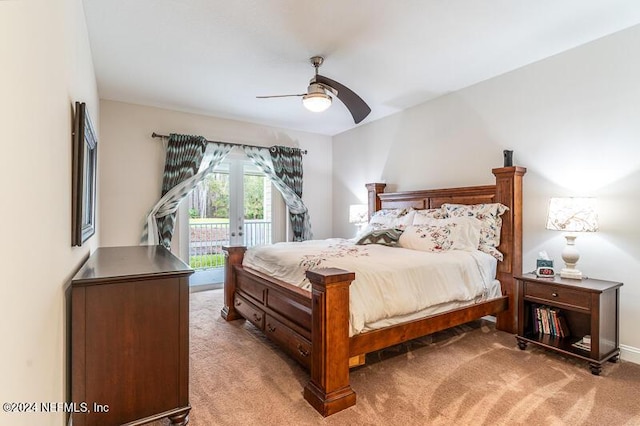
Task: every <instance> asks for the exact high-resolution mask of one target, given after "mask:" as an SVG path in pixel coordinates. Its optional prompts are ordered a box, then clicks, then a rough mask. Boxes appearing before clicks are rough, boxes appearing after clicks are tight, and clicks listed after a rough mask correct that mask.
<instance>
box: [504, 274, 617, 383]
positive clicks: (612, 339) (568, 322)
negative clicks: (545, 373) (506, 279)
mask: <svg viewBox="0 0 640 426" xmlns="http://www.w3.org/2000/svg"><path fill="white" fill-rule="evenodd" d="M515 279H516V281H517V283H518V335H517V336H516V339H517V341H518V347H519V348H520V349H522V350H524V349H526V347H527V344H528V343H533V344H535V345H538V346H542V347H544V348H546V349H550V350H554V351H556V352H559V353H562V354H564V355H568V356H572V357H575V358H579V359H582V360H585V361H587V362H589V366H590V367H591V373H593V374H595V375H598V374H600V371H602V364H604V363H605V362H606V361H611V362H616V361H617V360H618V358H619V356H620V348H619V344H620V342H619V332H618V316H619V309H620V287H622V283H619V282H612V281H603V280H595V279H590V278H587V279H582V280H571V279H564V278H560V276H555V277H553V278H538V277H536V276H535V274H524V275H522V276H517V277H515ZM549 312H551V313H552V315H550V314H549ZM545 317H546V321H547V323H546V324H543V321H545ZM558 318H562V320H561V321H558V320H557V319H558ZM554 321H555V322H554ZM558 325H560V327H558ZM558 328H560V329H563V330H567V331H565V332H564V333H558V332H556V331H555V330H557V329H558ZM545 331H546V332H545ZM558 334H566V335H565V336H564V337H560V336H558ZM587 335H589V336H591V344H590V348H584V346H583V348H579V347H577V345H579V342H580V341H582V339H583V337H584V336H587Z"/></svg>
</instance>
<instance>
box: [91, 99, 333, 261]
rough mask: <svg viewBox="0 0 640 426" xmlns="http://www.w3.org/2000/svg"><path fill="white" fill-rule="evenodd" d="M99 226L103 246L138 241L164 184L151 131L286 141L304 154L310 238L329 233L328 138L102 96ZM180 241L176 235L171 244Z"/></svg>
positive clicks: (237, 140)
mask: <svg viewBox="0 0 640 426" xmlns="http://www.w3.org/2000/svg"><path fill="white" fill-rule="evenodd" d="M100 111H101V129H102V133H101V143H102V146H101V151H100V164H99V166H100V178H101V179H100V182H101V186H100V196H101V199H100V200H101V207H100V208H101V210H100V219H101V222H100V231H101V243H102V245H104V246H118V245H132V244H133V245H135V244H139V241H140V235H141V232H142V226H143V224H144V219H145V215H146V214H147V213H148V212H149V209H150V208H151V207H152V206H153V205H154V204H155V202H157V200H158V198H159V196H160V189H161V186H162V171H163V167H164V147H163V144H162V142H161V141H160V139H153V138H152V137H151V133H152V132H157V133H160V134H165V135H166V134H169V133H172V132H174V133H186V134H196V135H202V136H205V137H206V138H207V139H209V140H218V141H226V142H234V143H247V144H251V145H259V146H271V145H276V144H280V145H286V146H295V147H299V148H301V149H306V150H308V154H307V155H305V156H304V188H303V200H304V202H305V203H306V205H307V207H308V208H309V213H310V215H311V224H312V228H313V233H314V237H316V238H328V237H329V236H331V231H332V223H331V220H332V216H331V138H330V137H328V136H321V135H315V134H311V133H304V132H297V131H291V130H283V129H277V128H273V127H266V126H261V125H256V124H251V123H245V122H240V121H234V120H228V119H222V118H215V117H209V116H203V115H196V114H188V113H183V112H177V111H169V110H166V109H160V108H152V107H145V106H140V105H133V104H127V103H122V102H114V101H106V100H102V101H101V108H100ZM179 241H180V235H179V231H178V232H177V233H176V234H174V239H173V244H172V249H173V250H174V251H178V252H179V247H176V246H177V244H176V243H178V242H179Z"/></svg>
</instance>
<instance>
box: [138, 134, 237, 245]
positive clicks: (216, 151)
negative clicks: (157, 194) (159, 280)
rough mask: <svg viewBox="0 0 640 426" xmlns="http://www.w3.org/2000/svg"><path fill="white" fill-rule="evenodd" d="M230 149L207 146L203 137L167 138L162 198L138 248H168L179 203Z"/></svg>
mask: <svg viewBox="0 0 640 426" xmlns="http://www.w3.org/2000/svg"><path fill="white" fill-rule="evenodd" d="M232 148H233V145H230V144H225V143H219V142H207V140H206V139H205V138H203V137H202V136H189V135H177V134H175V133H172V134H171V135H170V136H169V144H168V146H167V155H166V160H165V166H164V176H163V179H162V197H161V198H160V200H159V201H158V202H157V203H156V205H155V206H153V208H152V209H151V211H150V212H149V214H148V215H147V221H146V223H145V226H144V231H143V234H142V239H141V244H146V245H158V244H162V245H163V246H165V247H167V248H171V238H172V237H173V229H174V225H175V217H176V210H178V206H179V205H180V202H181V201H182V200H183V199H184V198H185V197H186V196H187V195H189V193H190V192H191V191H192V190H193V188H195V186H196V185H197V184H198V183H200V182H201V181H202V180H203V179H204V178H205V176H206V175H207V174H208V173H210V172H211V171H212V170H213V169H214V168H215V167H216V165H218V163H220V161H222V159H223V158H224V157H225V156H226V155H227V154H228V153H229V151H231V149H232Z"/></svg>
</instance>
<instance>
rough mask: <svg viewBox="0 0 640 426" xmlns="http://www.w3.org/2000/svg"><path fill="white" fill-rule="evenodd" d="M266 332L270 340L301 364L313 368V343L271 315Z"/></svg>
mask: <svg viewBox="0 0 640 426" xmlns="http://www.w3.org/2000/svg"><path fill="white" fill-rule="evenodd" d="M264 331H265V333H266V335H267V337H268V338H269V339H271V340H273V341H274V342H276V343H278V344H279V345H280V346H281V347H282V348H283V349H284V350H286V351H287V352H288V353H289V354H290V355H292V356H293V357H294V358H295V359H296V360H297V361H298V362H299V363H301V364H302V365H304V366H305V367H307V368H310V367H311V342H309V341H308V340H307V339H305V338H304V337H302V336H301V335H299V334H298V333H296V332H295V331H293V330H291V329H290V328H289V327H287V326H286V325H284V324H283V323H281V322H280V321H278V320H277V319H275V318H274V317H272V316H271V315H267V319H266V325H265V330H264Z"/></svg>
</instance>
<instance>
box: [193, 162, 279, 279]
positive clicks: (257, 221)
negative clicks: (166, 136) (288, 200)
mask: <svg viewBox="0 0 640 426" xmlns="http://www.w3.org/2000/svg"><path fill="white" fill-rule="evenodd" d="M276 192H277V191H273V188H272V185H271V183H270V181H269V179H268V178H267V177H266V176H265V175H264V173H262V172H261V171H260V170H259V169H258V168H257V167H256V166H255V165H253V163H252V162H251V161H250V160H249V159H248V158H247V157H246V156H245V155H244V153H236V152H232V153H230V154H229V155H228V156H227V157H226V158H225V160H224V161H222V162H221V163H220V164H219V165H218V166H217V167H216V169H215V170H214V171H213V172H212V173H210V174H209V175H208V176H207V177H206V178H205V180H204V181H203V182H202V183H201V184H199V185H198V187H196V189H195V190H194V191H193V192H192V194H191V195H190V199H189V264H190V265H191V267H192V268H194V269H209V268H218V267H222V266H223V264H224V257H223V254H222V247H223V246H226V245H244V246H247V247H251V246H254V245H258V244H270V243H271V242H272V241H277V240H278V237H277V235H278V234H279V230H278V227H279V225H278V224H277V223H276V224H274V220H273V218H274V210H275V211H276V212H275V213H276V214H275V216H276V217H277V216H279V215H282V216H284V215H283V214H281V213H279V212H278V210H281V209H280V208H278V204H279V203H278V202H277V201H276V202H275V203H274V198H280V197H279V195H277V196H276V194H275V193H276ZM274 196H275V197H274ZM276 222H277V221H276ZM274 225H275V226H274ZM274 235H275V238H274Z"/></svg>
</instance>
